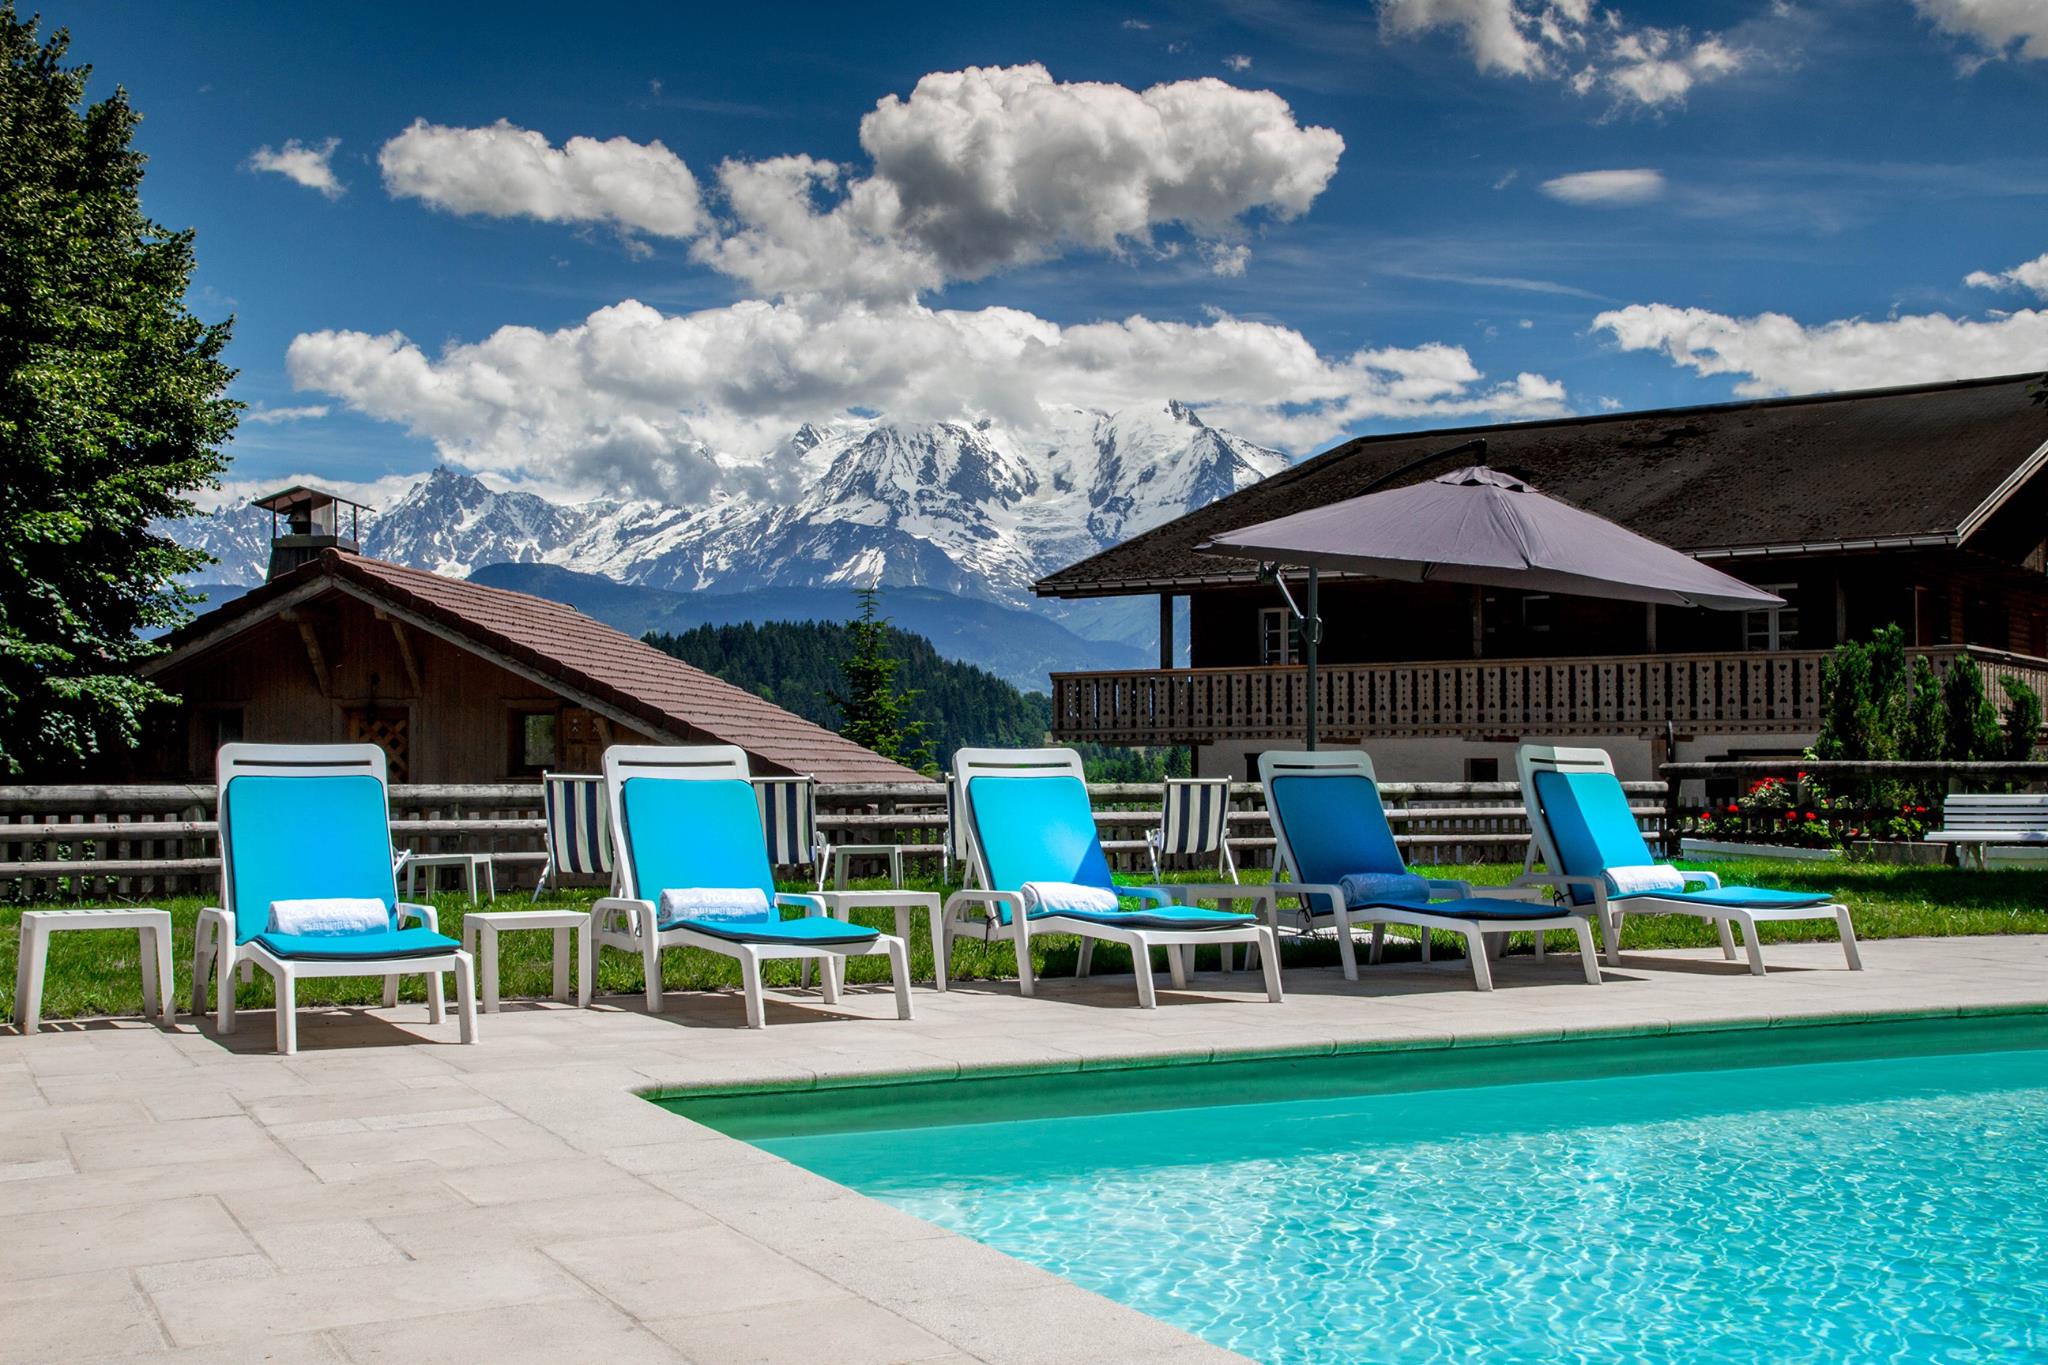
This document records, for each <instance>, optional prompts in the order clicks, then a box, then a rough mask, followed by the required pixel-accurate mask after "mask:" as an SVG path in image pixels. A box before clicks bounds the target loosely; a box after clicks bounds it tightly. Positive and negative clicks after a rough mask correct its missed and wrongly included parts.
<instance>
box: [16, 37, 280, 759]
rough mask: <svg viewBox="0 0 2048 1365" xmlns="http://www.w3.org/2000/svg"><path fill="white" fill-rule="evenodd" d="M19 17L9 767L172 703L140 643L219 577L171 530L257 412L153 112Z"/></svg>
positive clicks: (62, 751)
mask: <svg viewBox="0 0 2048 1365" xmlns="http://www.w3.org/2000/svg"><path fill="white" fill-rule="evenodd" d="M37 27H38V25H37V21H36V20H35V19H33V18H31V19H28V20H23V19H20V18H18V17H17V15H16V13H15V9H14V5H13V3H12V0H0V768H4V769H5V770H7V771H10V772H19V771H21V770H23V769H26V768H43V767H50V766H57V765H62V764H64V763H67V762H76V761H77V760H79V759H81V758H84V757H87V756H89V755H91V754H93V753H96V752H99V751H101V750H102V749H105V748H108V747H111V746H114V745H118V744H132V743H134V742H135V740H136V738H137V735H138V733H139V730H140V724H141V718H142V714H143V712H144V710H145V709H146V708H148V707H149V706H151V705H152V704H155V703H159V702H164V701H168V700H170V698H169V697H168V695H167V694H166V693H165V692H163V691H162V690H161V689H160V688H157V687H155V686H153V685H152V684H150V683H148V682H146V681H143V680H142V679H140V678H138V677H136V676H135V675H134V666H135V664H136V663H137V662H138V661H139V660H141V659H143V658H145V657H147V656H148V655H149V654H151V653H153V652H154V651H155V649H156V646H154V645H151V644H148V643H145V642H144V641H142V640H141V639H140V638H139V636H140V634H141V633H142V632H144V631H151V630H161V629H164V628H167V627H170V626H174V625H176V624H178V623H180V622H181V621H183V620H185V619H187V618H188V617H189V615H190V607H191V605H192V603H193V602H194V601H195V600H196V599H195V598H193V597H191V596H190V595H189V594H187V593H185V592H184V591H183V590H182V589H180V588H178V587H177V586H176V581H175V580H176V575H178V574H180V573H185V572H188V571H190V570H193V569H197V568H199V567H200V566H201V565H203V564H205V563H207V562H208V560H207V557H206V556H205V555H203V554H201V553H199V552H197V551H193V550H187V549H183V548H181V547H179V546H177V545H175V544H173V543H172V542H171V541H170V540H169V539H168V538H167V537H165V536H163V535H161V534H158V533H157V532H155V531H153V530H152V529H151V528H152V525H153V524H154V523H155V522H157V521H158V520H159V519H160V518H167V517H177V516H182V515H186V514H188V513H189V512H191V510H192V505H191V503H190V502H189V500H188V499H187V498H186V496H185V495H186V494H188V493H190V492H192V491H193V490H195V489H199V488H204V487H208V486H211V485H213V484H214V483H215V482H216V481H217V480H218V479H219V477H220V474H221V471H222V470H223V469H224V468H225V466H226V457H225V456H224V455H223V454H222V451H221V446H222V445H223V443H224V442H226V441H227V439H228V438H229V436H230V435H231V434H232V433H233V431H234V427H235V421H236V415H237V413H238V411H239V409H240V404H238V403H235V402H233V401H231V400H229V399H227V398H225V397H224V396H223V394H224V391H225V390H226V388H227V384H228V381H229V380H230V379H232V378H233V377H234V372H233V371H232V370H230V369H229V368H228V367H227V366H226V365H225V364H223V363H222V361H221V352H222V350H223V348H224V347H225V346H226V345H227V341H228V326H229V324H228V323H225V322H223V323H216V324H211V325H209V324H207V323H203V322H201V321H200V320H199V319H198V318H196V317H194V316H193V315H192V313H191V312H190V311H189V310H188V309H187V308H186V307H185V301H184V300H185V290H186V286H187V284H188V283H189V282H190V280H191V276H192V268H193V257H192V234H191V233H190V232H170V231H168V230H166V229H165V228H163V227H160V226H159V225H157V224H156V223H153V222H151V221H150V220H149V219H148V218H146V217H144V216H143V213H142V204H141V187H142V168H143V157H142V155H141V154H140V153H138V152H137V151H135V150H134V148H133V147H132V146H131V145H130V140H131V138H132V136H133V134H134V130H135V125H136V123H137V120H138V116H137V114H136V113H135V111H134V110H133V109H132V108H130V107H129V104H128V99H127V96H126V95H125V94H124V93H123V92H122V91H120V90H118V89H117V90H115V91H114V93H113V94H112V95H111V96H109V97H108V98H106V99H104V100H101V101H100V102H99V103H97V104H92V105H88V104H86V103H85V87H86V79H87V76H88V75H89V72H90V68H87V67H82V66H70V67H67V66H65V65H64V59H65V55H66V52H67V50H68V48H69V45H70V40H69V36H68V35H67V34H66V33H65V32H64V31H63V30H61V29H60V30H58V31H57V32H55V33H54V34H52V35H51V36H50V37H49V38H48V39H47V40H46V41H45V40H41V39H39V37H38V33H37Z"/></svg>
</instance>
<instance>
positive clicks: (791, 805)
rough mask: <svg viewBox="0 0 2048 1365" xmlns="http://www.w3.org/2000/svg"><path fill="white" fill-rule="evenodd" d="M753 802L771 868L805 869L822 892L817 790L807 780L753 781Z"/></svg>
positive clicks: (823, 849) (822, 855) (822, 852)
mask: <svg viewBox="0 0 2048 1365" xmlns="http://www.w3.org/2000/svg"><path fill="white" fill-rule="evenodd" d="M751 781H752V782H753V784H754V799H755V800H756V801H757V802H759V803H760V806H761V832H762V834H764V835H765V836H766V837H767V839H768V863H769V865H770V866H771V867H807V868H809V869H810V870H811V873H812V876H813V878H814V879H815V880H816V882H817V888H816V889H817V890H819V891H823V890H824V889H825V854H826V852H827V850H826V847H825V841H824V840H823V839H821V838H820V837H818V787H817V782H816V781H815V780H814V779H812V778H809V777H756V778H753V779H751Z"/></svg>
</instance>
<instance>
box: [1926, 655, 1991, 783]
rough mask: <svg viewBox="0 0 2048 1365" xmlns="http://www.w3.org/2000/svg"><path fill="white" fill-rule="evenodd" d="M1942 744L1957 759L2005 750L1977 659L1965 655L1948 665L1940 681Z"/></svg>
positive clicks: (1987, 755) (1977, 757)
mask: <svg viewBox="0 0 2048 1365" xmlns="http://www.w3.org/2000/svg"><path fill="white" fill-rule="evenodd" d="M1941 702H1942V730H1943V734H1944V742H1943V747H1944V748H1945V749H1947V751H1948V753H1947V757H1949V758H1951V759H1953V760H1955V761H1957V762H1970V761H1973V760H1977V759H1987V758H1996V757H1998V756H1999V755H2000V754H2001V753H2002V752H2004V749H2005V735H2004V732H2003V731H2002V730H2000V728H1999V724H1998V708H1997V707H1995V706H1993V705H1992V704H1991V698H1990V697H1988V696H1986V695H1985V693H1984V674H1983V672H1982V671H1981V670H1980V669H1979V668H1978V667H1977V661H1976V660H1975V659H1972V658H1971V657H1970V656H1969V655H1967V654H1964V655H1960V656H1958V657H1957V659H1956V661H1955V662H1954V663H1952V664H1950V665H1949V667H1948V676H1947V677H1946V678H1945V679H1943V680H1942V687H1941Z"/></svg>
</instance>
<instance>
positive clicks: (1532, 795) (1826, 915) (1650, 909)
mask: <svg viewBox="0 0 2048 1365" xmlns="http://www.w3.org/2000/svg"><path fill="white" fill-rule="evenodd" d="M1515 770H1516V775H1517V776H1518V777H1519V778H1520V780H1521V784H1522V801H1523V803H1524V805H1525V806H1526V807H1527V809H1528V812H1529V832H1530V839H1529V853H1528V857H1527V858H1526V859H1525V860H1524V862H1523V874H1522V875H1521V876H1520V877H1518V878H1516V879H1515V883H1514V884H1515V885H1517V886H1548V887H1552V888H1554V889H1555V890H1556V891H1557V892H1558V894H1560V895H1563V896H1567V897H1569V896H1570V895H1571V894H1572V893H1573V891H1574V889H1583V890H1586V891H1589V892H1590V893H1591V894H1592V906H1591V909H1592V911H1593V915H1594V918H1595V919H1596V920H1597V921H1598V922H1599V924H1600V937H1601V940H1602V942H1603V943H1605V945H1606V947H1607V961H1608V963H1609V964H1610V965H1613V966H1620V965H1621V926H1622V921H1623V920H1624V919H1626V918H1627V917H1628V916H1629V915H1689V916H1691V917H1692V918H1694V919H1699V920H1705V921H1706V922H1707V923H1709V924H1711V925H1713V926H1714V929H1715V931H1716V933H1717V934H1718V935H1719V936H1720V939H1721V956H1722V957H1724V958H1726V959H1727V960H1728V961H1730V962H1733V961H1735V960H1736V956H1735V939H1734V935H1733V933H1732V931H1731V926H1735V927H1739V928H1740V929H1741V930H1742V939H1743V947H1744V949H1745V951H1746V955H1747V957H1748V958H1749V971H1750V975H1752V976H1762V975H1763V974H1764V955H1763V945H1762V943H1761V942H1759V941H1758V939H1757V934H1756V926H1757V925H1758V924H1759V923H1768V922H1774V921H1785V920H1815V919H1832V920H1834V921H1835V925H1836V927H1837V929H1838V930H1839V931H1840V933H1841V939H1842V953H1843V956H1844V957H1846V958H1847V959H1848V962H1849V970H1851V971H1861V970H1863V958H1862V955H1861V954H1860V953H1858V952H1857V950H1856V929H1855V926H1854V925H1852V924H1851V923H1850V922H1849V907H1848V906H1846V905H1843V904H1841V903H1840V902H1836V901H1829V902H1825V903H1818V904H1815V903H1809V904H1805V905H1786V906H1773V905H1751V906H1736V905H1714V904H1711V903H1708V902H1704V901H1696V900H1681V899H1676V898H1671V897H1664V896H1659V895H1657V894H1655V893H1654V892H1650V893H1644V894H1640V895H1633V896H1625V897H1611V896H1610V895H1609V888H1608V884H1607V878H1606V877H1605V876H1587V875H1567V874H1566V873H1565V872H1564V860H1563V858H1562V857H1561V855H1560V854H1559V852H1558V840H1557V833H1556V830H1555V829H1554V828H1553V827H1552V824H1551V819H1550V816H1549V814H1548V813H1547V812H1546V811H1545V810H1544V809H1543V802H1542V801H1541V800H1540V799H1539V797H1538V793H1537V786H1536V777H1537V774H1539V773H1546V772H1555V773H1600V774H1604V775H1606V776H1608V777H1610V778H1611V777H1613V776H1614V775H1615V774H1614V759H1613V758H1612V756H1610V755H1609V754H1608V752H1607V751H1606V750H1605V749H1568V748H1560V747H1557V746H1554V745H1548V744H1524V745H1523V746H1522V747H1521V748H1520V749H1518V750H1516V752H1515ZM1539 859H1540V860H1541V861H1542V863H1543V865H1544V867H1545V869H1547V870H1546V871H1543V872H1537V871H1535V870H1534V869H1535V866H1536V863H1537V861H1538V860H1539ZM1680 875H1681V876H1683V877H1684V878H1685V880H1686V882H1687V883H1688V885H1690V884H1692V883H1698V884H1699V885H1700V886H1702V887H1704V888H1706V889H1708V890H1714V891H1718V890H1720V889H1721V879H1720V878H1719V877H1718V876H1716V875H1715V874H1713V873H1711V872H1683V871H1682V872H1681V873H1680Z"/></svg>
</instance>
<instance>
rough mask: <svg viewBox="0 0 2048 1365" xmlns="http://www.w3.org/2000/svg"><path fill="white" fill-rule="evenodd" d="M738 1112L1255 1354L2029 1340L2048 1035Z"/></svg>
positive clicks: (1853, 1348) (903, 1196) (2034, 1310)
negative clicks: (1105, 1097) (1725, 1065)
mask: <svg viewBox="0 0 2048 1365" xmlns="http://www.w3.org/2000/svg"><path fill="white" fill-rule="evenodd" d="M1773 1032H1782V1031H1778V1030H1774V1031H1773ZM1497 1051H1500V1052H1502V1053H1504V1054H1505V1053H1511V1052H1513V1051H1515V1049H1498V1050H1497ZM1503 1065H1504V1067H1505V1068H1506V1070H1507V1073H1508V1075H1509V1076H1510V1077H1512V1075H1513V1066H1512V1058H1506V1059H1504V1063H1503ZM1210 1069H1211V1070H1213V1068H1210ZM924 1088H926V1089H931V1088H933V1087H924ZM1246 1093H1247V1096H1248V1097H1252V1096H1254V1095H1255V1094H1256V1087H1252V1088H1250V1089H1248V1090H1247V1092H1246ZM679 1107H680V1106H679ZM686 1112H687V1111H686ZM755 1140H756V1141H758V1142H759V1144H760V1145H761V1146H763V1147H765V1148H767V1149H768V1150H770V1151H772V1152H776V1153H779V1154H780V1155H782V1156H784V1157H787V1158H788V1159H790V1160H791V1161H794V1162H796V1163H798V1164H800V1165H803V1166H806V1167H808V1168H810V1169H812V1170H814V1171H817V1172H819V1173H820V1174H823V1175H825V1176H828V1177H830V1178H832V1179H834V1180H837V1181H840V1182H842V1183H844V1184H847V1185H850V1186H853V1187H854V1188H857V1189H859V1190H861V1191H863V1192H865V1193H867V1194H869V1195H872V1196H874V1197H876V1198H879V1199H882V1200H885V1201H887V1202H888V1203H890V1204H893V1205H895V1206H896V1207H898V1208H901V1209H903V1210H905V1211H907V1212H909V1213H912V1214H915V1215H917V1216H918V1217H920V1218H925V1219H928V1220H930V1221H932V1222H935V1223H938V1224H941V1225H943V1226H945V1227H948V1228H951V1229H953V1230H955V1231H958V1232H960V1233H963V1234H965V1235H967V1236H969V1237H973V1238H975V1239H977V1240H979V1241H982V1242H985V1243H987V1244H989V1245H990V1246H994V1247H997V1248H999V1249H1001V1250H1002V1251H1005V1252H1008V1253H1009V1254H1011V1255H1014V1256H1017V1257H1020V1258H1022V1259H1024V1260H1026V1261H1030V1262H1033V1263H1035V1264H1037V1265H1040V1266H1043V1267H1045V1268H1046V1269H1048V1270H1051V1271H1054V1272H1056V1273H1058V1274H1060V1275H1063V1276H1065V1277H1067V1278H1068V1279H1071V1280H1073V1281H1075V1282H1076V1283H1078V1284H1081V1285H1083V1286H1085V1287H1087V1288H1089V1289H1092V1290H1095V1291H1096V1292H1098V1293H1101V1294H1104V1295H1106V1296H1108V1297H1110V1298H1112V1299H1116V1300H1119V1301H1121V1302H1123V1303H1126V1304H1129V1305H1131V1306H1132V1307H1134V1308H1137V1309H1140V1310H1142V1311H1144V1312H1146V1313H1149V1314H1152V1315H1153V1316H1155V1317H1159V1318H1162V1319H1165V1320H1166V1321H1168V1322H1172V1323H1174V1324H1176V1325H1178V1326H1180V1327H1182V1328H1185V1329H1186V1330H1187V1331H1189V1332H1192V1333H1194V1334H1196V1335H1197V1336H1200V1337H1203V1338H1205V1339H1206V1340H1208V1341H1210V1342H1213V1343H1215V1344H1216V1345H1218V1346H1223V1347H1227V1348H1229V1349H1231V1350H1234V1351H1237V1352H1240V1353H1242V1354H1244V1355H1247V1356H1250V1357H1252V1358H1253V1359H1255V1360H1262V1361H1269V1362H1338V1361H1342V1362H1354V1361H1402V1362H1407V1361H1430V1362H1435V1361H1454V1360H1455V1361H1476V1360H1484V1361H1486V1362H1521V1361H1532V1362H1533V1361H1543V1362H1551V1361H1562V1360H1582V1361H1631V1362H1635V1361H1642V1362H1659V1361H1829V1362H1861V1361H1886V1362H1908V1361H1910V1362H1936V1361H2048V1050H2025V1051H2009V1052H1996V1051H1991V1052H1970V1053H1961V1054H1950V1055H1941V1056H1917V1057H1916V1056H1906V1057H1879V1058H1867V1057H1866V1058H1856V1059H1849V1060H1839V1061H1826V1062H1816V1063H1807V1064H1801V1065H1789V1066H1745V1067H1740V1068H1734V1069H1728V1070H1712V1069H1693V1070H1687V1071H1682V1072H1656V1073H1652V1074H1634V1075H1614V1076H1605V1077H1600V1078H1594V1079H1582V1080H1542V1081H1538V1082H1534V1083H1518V1082H1516V1081H1514V1080H1512V1079H1510V1080H1508V1081H1507V1082H1506V1083H1495V1084H1484V1085H1468V1086H1464V1087H1461V1088H1456V1089H1435V1090H1420V1091H1412V1090H1411V1091H1396V1092H1393V1093H1373V1094H1353V1095H1337V1096H1327V1095H1325V1096H1321V1097H1317V1098H1312V1099H1280V1100H1264V1101H1262V1102H1253V1103H1242V1104H1210V1105H1207V1106H1204V1107H1200V1108H1173V1109H1163V1108H1153V1109H1147V1110H1144V1111H1141V1112H1124V1113H1088V1114H1077V1115H1071V1116H1066V1117H1050V1118H1027V1119H1013V1120H1009V1121H1003V1122H991V1123H952V1124H939V1125H924V1126H919V1127H915V1128H897V1129H888V1128H873V1127H870V1128H869V1129H868V1130H867V1131H850V1132H849V1131H841V1132H813V1133H810V1134H807V1135H802V1136H786V1137H767V1138H761V1137H756V1138H755Z"/></svg>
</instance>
